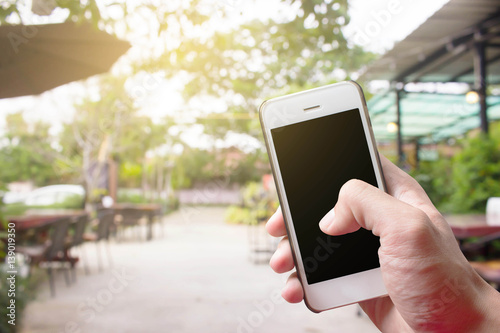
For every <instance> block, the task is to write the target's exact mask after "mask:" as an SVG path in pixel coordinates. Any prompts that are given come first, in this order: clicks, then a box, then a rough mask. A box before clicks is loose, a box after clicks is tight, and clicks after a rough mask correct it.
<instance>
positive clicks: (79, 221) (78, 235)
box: [64, 214, 89, 281]
mask: <svg viewBox="0 0 500 333" xmlns="http://www.w3.org/2000/svg"><path fill="white" fill-rule="evenodd" d="M72 222H73V223H71V225H70V227H71V228H72V229H73V230H72V231H73V234H72V235H68V237H67V238H66V242H65V244H64V253H65V259H66V261H68V262H69V263H70V266H71V271H72V273H73V281H76V272H75V265H76V263H77V262H78V261H80V257H81V258H82V259H83V257H85V260H81V262H82V263H83V266H84V270H85V273H86V274H89V267H88V262H87V255H86V252H85V247H84V246H82V245H83V241H84V239H83V235H84V233H85V229H86V228H87V225H88V223H89V216H88V215H87V214H83V215H81V216H78V217H76V218H74V219H73V221H72ZM74 248H78V250H79V251H78V252H79V254H80V257H76V256H72V255H71V250H72V249H74Z"/></svg>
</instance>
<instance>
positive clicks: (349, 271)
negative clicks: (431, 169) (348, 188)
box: [259, 81, 387, 312]
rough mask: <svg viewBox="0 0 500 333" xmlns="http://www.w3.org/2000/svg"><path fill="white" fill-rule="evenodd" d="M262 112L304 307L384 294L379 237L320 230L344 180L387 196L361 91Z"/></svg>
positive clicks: (273, 103) (289, 99)
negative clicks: (333, 233)
mask: <svg viewBox="0 0 500 333" xmlns="http://www.w3.org/2000/svg"><path fill="white" fill-rule="evenodd" d="M259 113H260V121H261V125H262V130H263V132H264V138H265V140H266V146H267V151H268V154H269V160H270V163H271V167H272V170H273V173H274V180H275V183H276V188H277V191H278V196H279V200H280V204H281V209H282V212H283V216H284V219H285V224H286V227H287V232H288V238H289V241H290V245H291V248H292V252H293V257H294V261H295V267H296V269H297V273H298V277H299V279H300V281H301V283H302V286H303V289H304V299H305V303H306V305H307V307H308V308H309V309H310V310H311V311H313V312H321V311H324V310H327V309H332V308H335V307H339V306H343V305H348V304H352V303H356V302H359V301H362V300H366V299H371V298H376V297H380V296H383V295H386V294H387V291H386V289H385V286H384V283H383V280H382V275H381V272H380V263H379V258H378V249H379V247H380V241H379V238H378V237H376V236H374V235H373V234H372V232H371V231H368V230H365V229H360V230H358V231H356V232H354V233H351V234H347V235H342V236H329V235H326V234H324V233H323V232H322V231H321V230H320V229H319V225H318V224H319V221H320V220H321V218H323V216H325V214H326V213H327V212H328V211H330V210H331V209H332V208H333V207H334V206H335V204H336V202H337V199H338V194H339V191H340V188H341V187H342V185H343V184H345V183H346V182H347V181H348V180H350V179H361V180H363V181H365V182H367V183H370V184H372V185H373V186H376V187H378V188H380V189H382V190H384V191H385V182H384V177H383V173H382V168H381V166H380V160H379V155H378V152H377V147H376V144H375V138H374V136H373V132H372V129H371V124H370V120H369V115H368V110H367V107H366V102H365V99H364V96H363V92H362V90H361V87H360V86H359V85H358V84H357V83H355V82H352V81H349V82H341V83H336V84H332V85H328V86H325V87H321V88H317V89H312V90H307V91H304V92H300V93H296V94H292V95H288V96H284V97H278V98H274V99H271V100H268V101H266V102H264V103H263V104H262V105H261V107H260V112H259Z"/></svg>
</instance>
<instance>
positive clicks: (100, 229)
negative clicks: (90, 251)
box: [83, 209, 115, 271]
mask: <svg viewBox="0 0 500 333" xmlns="http://www.w3.org/2000/svg"><path fill="white" fill-rule="evenodd" d="M96 221H97V230H96V231H95V232H88V233H84V234H83V240H84V241H87V242H94V243H95V244H96V253H97V265H98V268H99V271H102V259H101V251H100V248H101V246H100V243H101V242H102V241H105V242H106V252H107V256H108V263H109V267H112V266H113V260H112V257H111V251H110V248H109V237H110V235H111V230H112V228H113V227H114V222H115V212H114V210H113V209H100V210H98V211H97V220H96Z"/></svg>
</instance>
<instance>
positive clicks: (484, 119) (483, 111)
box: [474, 32, 488, 134]
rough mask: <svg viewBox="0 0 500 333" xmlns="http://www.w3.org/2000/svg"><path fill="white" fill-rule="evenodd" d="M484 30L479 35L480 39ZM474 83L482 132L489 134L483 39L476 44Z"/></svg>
mask: <svg viewBox="0 0 500 333" xmlns="http://www.w3.org/2000/svg"><path fill="white" fill-rule="evenodd" d="M482 34H483V33H482V32H478V33H477V36H478V37H479V38H478V39H479V40H480V39H481V38H480V37H481V36H482ZM474 85H475V90H476V92H477V94H478V95H479V106H480V110H479V118H480V121H481V132H483V133H485V134H488V105H487V104H486V88H487V84H486V46H485V43H484V42H483V41H479V42H476V43H475V44H474Z"/></svg>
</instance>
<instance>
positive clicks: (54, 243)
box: [17, 217, 71, 297]
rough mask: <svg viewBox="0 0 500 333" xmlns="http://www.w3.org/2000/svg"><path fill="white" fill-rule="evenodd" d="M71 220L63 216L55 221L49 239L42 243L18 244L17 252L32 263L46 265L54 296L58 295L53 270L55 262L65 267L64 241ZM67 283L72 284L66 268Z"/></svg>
mask: <svg viewBox="0 0 500 333" xmlns="http://www.w3.org/2000/svg"><path fill="white" fill-rule="evenodd" d="M70 222H71V218H70V217H64V218H61V219H59V220H57V221H55V222H54V223H53V225H52V226H51V228H50V230H49V234H50V237H49V240H48V241H47V242H45V243H44V244H41V245H26V246H18V247H17V252H18V253H21V254H24V255H25V256H27V257H28V258H29V262H30V265H38V266H40V267H42V266H45V267H46V269H47V273H48V275H49V284H50V293H51V295H52V297H54V296H55V295H56V291H55V284H54V276H53V272H52V268H53V264H55V263H58V264H61V263H62V268H63V269H64V268H65V267H64V266H65V265H64V263H65V262H64V261H65V260H64V242H65V239H66V236H67V233H68V227H69V224H70ZM64 277H65V280H66V285H67V286H69V285H70V284H71V282H70V280H69V274H68V270H67V269H64Z"/></svg>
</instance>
